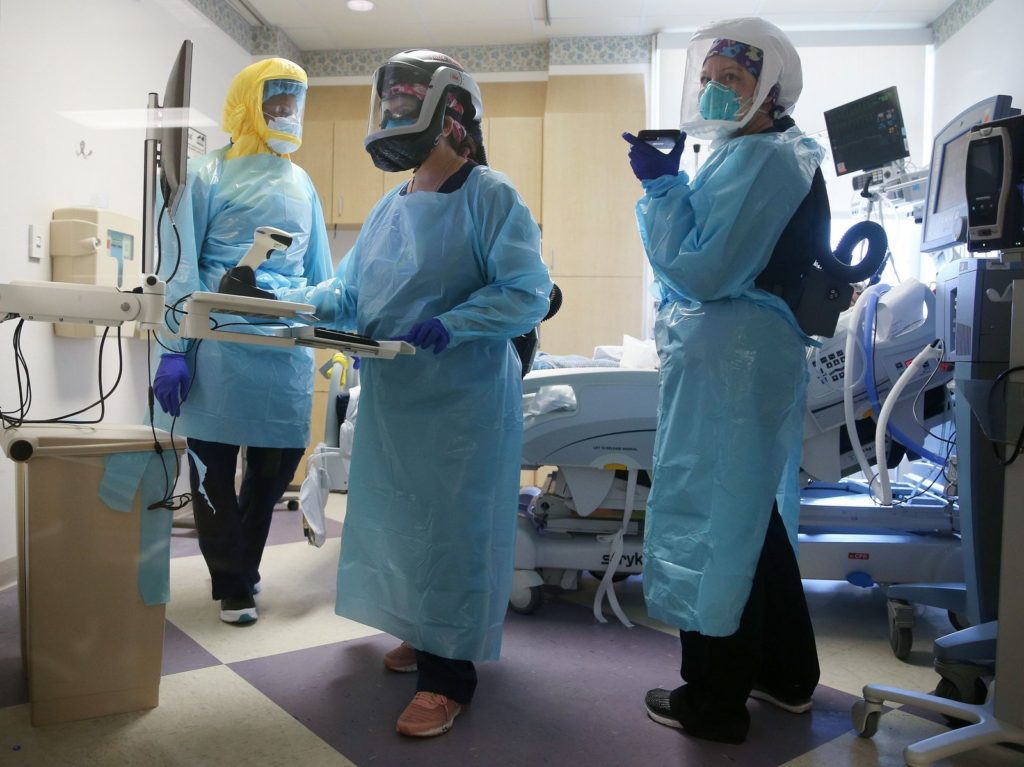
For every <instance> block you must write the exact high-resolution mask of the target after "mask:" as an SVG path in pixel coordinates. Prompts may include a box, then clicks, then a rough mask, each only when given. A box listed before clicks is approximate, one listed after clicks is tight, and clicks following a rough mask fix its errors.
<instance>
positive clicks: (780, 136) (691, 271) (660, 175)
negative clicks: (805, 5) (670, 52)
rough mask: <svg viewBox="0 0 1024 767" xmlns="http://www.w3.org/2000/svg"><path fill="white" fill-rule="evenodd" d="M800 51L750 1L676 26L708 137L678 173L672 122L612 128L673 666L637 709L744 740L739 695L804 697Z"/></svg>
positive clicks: (648, 532) (655, 604) (817, 153)
mask: <svg viewBox="0 0 1024 767" xmlns="http://www.w3.org/2000/svg"><path fill="white" fill-rule="evenodd" d="M801 88H802V76H801V71H800V59H799V56H798V55H797V53H796V51H795V49H794V48H793V45H792V43H791V42H790V41H789V39H788V38H787V37H786V35H785V34H783V32H782V31H781V30H779V29H778V28H777V27H775V26H774V25H772V24H770V23H768V22H766V21H764V20H762V19H736V20H732V21H725V22H720V23H716V24H712V25H709V26H707V27H704V28H702V29H700V30H698V31H697V32H696V34H694V35H693V38H692V39H691V42H690V45H689V48H688V51H687V62H686V79H685V85H684V89H683V97H682V120H681V122H682V125H681V127H682V129H683V131H685V132H687V133H689V134H690V135H691V136H699V137H700V138H703V139H710V140H711V142H712V144H711V146H712V153H711V155H710V156H709V157H708V159H707V161H706V162H705V163H704V165H703V166H702V167H701V169H700V171H699V172H698V173H697V174H696V176H695V177H694V178H693V179H692V180H691V179H690V178H689V176H688V175H687V174H686V173H684V172H679V157H680V155H681V153H682V147H683V144H684V142H685V141H686V134H685V133H684V134H683V136H682V137H681V138H680V139H679V140H678V142H677V143H676V146H675V148H674V149H673V151H672V152H670V153H668V154H662V153H661V152H659V151H658V150H657V149H656V148H654V147H652V146H649V145H647V144H646V143H644V142H641V141H639V140H638V139H636V137H634V136H632V135H629V134H626V135H625V136H624V138H625V139H626V140H627V142H629V144H630V145H631V148H630V164H631V165H632V167H633V170H634V173H635V174H636V176H637V177H638V178H639V179H640V181H641V182H642V184H643V190H644V196H643V198H642V199H641V200H640V201H639V202H638V203H637V206H636V215H637V221H638V223H639V226H640V233H641V237H642V239H643V243H644V247H645V249H646V252H647V256H648V259H649V260H650V262H651V266H652V267H653V270H654V274H655V277H656V281H657V285H658V288H659V289H660V293H661V306H660V309H659V312H658V317H657V323H656V330H655V335H656V341H657V345H658V353H659V356H660V359H661V390H660V408H659V415H658V431H657V437H656V441H655V454H654V475H653V483H652V488H651V493H650V497H649V501H648V506H647V522H646V528H645V538H644V596H645V598H646V601H647V608H648V612H649V614H650V615H651V617H653V618H656V619H658V620H661V621H664V622H666V623H668V624H670V625H672V626H676V627H678V628H679V629H680V637H681V640H682V667H681V675H682V678H683V681H684V684H683V685H682V686H680V687H677V688H676V689H674V690H667V689H662V688H658V689H653V690H651V691H650V692H648V694H647V697H646V700H645V704H646V708H647V713H648V715H649V716H650V717H651V718H652V719H654V720H655V721H657V722H659V723H661V724H665V725H668V726H671V727H676V728H681V729H682V730H683V731H685V732H686V733H687V734H689V735H691V736H694V737H699V738H705V739H709V740H715V741H724V742H729V743H738V742H741V741H742V740H744V739H745V737H746V735H747V732H748V729H749V726H750V715H749V713H748V711H747V708H746V701H747V698H748V696H753V697H756V698H761V699H762V700H766V701H768V702H769V703H771V704H774V705H777V706H779V707H781V708H784V709H786V710H787V711H790V712H794V713H800V712H803V711H807V710H808V709H810V707H811V695H812V693H813V692H814V689H815V686H816V685H817V682H818V676H819V668H818V659H817V651H816V648H815V642H814V631H813V628H812V626H811V621H810V617H809V615H808V611H807V603H806V600H805V598H804V593H803V588H802V584H801V581H800V571H799V569H798V567H797V560H796V529H797V521H798V516H799V503H798V502H796V501H797V500H798V495H797V471H798V469H799V460H800V450H801V441H802V427H803V419H804V408H805V396H806V386H807V370H806V365H805V345H806V344H808V343H813V341H812V340H811V339H810V338H809V337H808V336H806V335H805V334H804V333H803V331H802V330H801V329H800V327H799V325H798V324H797V322H796V320H795V318H794V315H793V313H792V311H791V310H790V308H789V306H788V305H787V303H786V301H784V300H783V299H782V298H781V297H780V295H779V293H781V292H782V291H781V290H780V287H785V286H787V285H791V284H792V283H793V282H794V281H799V280H800V279H801V277H802V274H803V273H804V271H806V270H807V269H808V268H810V267H811V265H812V264H813V262H814V260H815V257H816V255H817V254H819V253H822V252H824V251H825V250H827V249H828V248H829V245H830V243H829V210H828V198H827V196H826V193H825V186H824V179H823V177H822V175H821V171H820V169H819V164H820V163H821V160H822V158H823V157H824V154H825V153H824V150H823V149H822V148H821V147H820V146H819V145H818V144H817V143H815V142H814V141H812V140H811V139H809V138H807V137H806V136H804V135H803V134H802V133H801V132H800V131H799V129H797V127H796V125H795V123H794V122H793V120H792V118H791V117H789V114H790V113H791V112H792V111H793V107H794V105H795V103H796V100H797V97H798V96H799V95H800V91H801Z"/></svg>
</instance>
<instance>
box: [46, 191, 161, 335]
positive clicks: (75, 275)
mask: <svg viewBox="0 0 1024 767" xmlns="http://www.w3.org/2000/svg"><path fill="white" fill-rule="evenodd" d="M140 229H141V225H140V224H139V222H138V221H136V220H135V219H132V218H129V217H128V216H122V215H120V214H118V213H113V212H111V211H108V210H101V209H99V208H59V209H57V210H55V211H54V212H53V219H52V220H51V221H50V263H51V265H52V266H51V277H52V279H53V281H54V282H71V283H77V284H79V285H105V286H108V287H117V288H120V289H121V290H125V291H130V290H132V289H134V288H136V287H137V286H138V285H139V281H140V280H141V278H142V268H141V262H142V252H141V248H142V233H141V231H140ZM53 327H54V332H55V333H56V334H57V335H58V336H63V337H65V338H93V337H95V336H99V335H103V330H104V328H102V327H89V326H88V325H69V324H66V323H57V324H54V326H53ZM134 332H135V328H134V323H125V326H124V327H122V329H121V336H122V338H127V337H129V336H131V335H134Z"/></svg>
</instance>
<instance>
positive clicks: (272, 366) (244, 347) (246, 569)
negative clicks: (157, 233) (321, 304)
mask: <svg viewBox="0 0 1024 767" xmlns="http://www.w3.org/2000/svg"><path fill="white" fill-rule="evenodd" d="M305 95H306V73H305V72H304V71H303V70H302V68H301V67H299V66H298V65H296V64H294V63H293V62H291V61H288V60H286V59H279V58H273V59H265V60H263V61H259V62H256V63H255V64H251V65H250V66H248V67H246V68H245V69H243V70H242V71H241V72H240V73H239V74H238V75H237V76H236V77H235V79H234V81H233V82H232V83H231V86H230V87H229V89H228V94H227V98H226V99H225V102H224V114H223V121H222V127H223V128H224V130H225V132H227V133H228V134H230V136H231V142H230V143H229V144H228V145H227V146H225V147H222V148H220V149H217V150H215V151H213V152H211V153H210V154H208V155H205V156H202V157H195V158H193V159H192V160H190V161H189V165H188V175H187V179H186V187H185V193H184V195H183V198H182V201H181V203H180V204H179V206H178V209H177V212H176V213H175V215H174V220H173V222H172V221H171V220H170V216H168V215H166V212H165V214H164V215H163V216H162V224H161V237H160V243H161V255H160V268H159V275H160V277H161V278H162V279H164V280H165V281H166V282H167V303H168V304H169V305H170V306H172V307H173V309H172V310H169V311H168V312H167V319H168V323H169V325H170V326H171V328H172V329H174V328H176V327H177V325H178V322H179V320H180V317H181V315H180V311H181V304H182V302H183V301H184V299H185V298H186V297H187V296H189V295H190V294H191V293H194V292H197V291H204V290H211V291H215V290H217V288H218V286H219V283H220V279H221V276H222V275H223V274H224V273H225V272H226V271H227V270H228V269H230V268H231V267H234V266H235V265H237V264H238V262H239V260H241V258H242V257H243V256H244V255H245V253H246V252H247V251H248V249H249V247H250V246H251V245H252V243H253V232H254V230H255V229H256V227H258V226H273V227H276V228H278V229H282V230H284V231H286V232H288V233H290V234H291V235H292V237H293V239H292V243H291V245H290V246H289V247H288V249H287V250H283V251H274V252H273V254H272V255H271V257H270V258H269V259H268V260H267V261H265V262H264V263H263V264H261V265H260V267H259V268H258V269H257V270H256V273H255V275H256V285H257V287H259V288H261V289H263V290H266V291H269V292H270V293H272V294H273V295H274V296H276V297H277V298H279V299H284V300H289V299H299V300H304V299H306V298H308V297H309V294H310V286H315V285H317V284H318V283H320V282H322V281H324V280H326V279H327V278H329V277H330V276H331V268H332V265H331V258H330V250H329V248H328V241H327V231H326V228H325V226H324V217H323V211H322V210H321V208H320V202H319V198H318V197H317V195H316V192H315V190H314V188H313V184H312V182H311V181H310V179H309V176H308V175H307V174H306V172H305V171H304V170H302V169H301V168H300V167H298V166H297V165H295V164H294V163H292V162H291V160H290V159H289V157H288V155H289V154H290V153H291V152H294V151H295V150H296V149H297V148H298V147H299V146H300V145H301V143H302V114H303V108H304V106H305ZM179 242H180V247H179ZM217 319H218V321H219V322H221V323H224V324H227V323H231V325H232V327H231V329H232V330H233V331H238V332H243V333H265V332H269V330H268V328H267V327H266V326H265V325H261V324H260V323H261V322H262V323H265V322H266V318H263V319H260V318H252V319H251V320H250V319H249V318H244V317H239V316H236V315H231V316H227V315H224V316H219V317H218V318H217ZM162 345H163V348H162V349H161V350H160V351H161V352H162V353H161V354H160V355H159V360H158V363H159V364H158V368H157V372H156V375H155V377H154V380H153V393H154V395H155V397H156V399H157V401H158V402H159V403H160V407H161V409H162V410H163V411H164V413H165V414H166V415H164V413H157V414H156V416H157V417H156V418H155V420H156V423H157V425H159V426H161V427H162V428H165V429H170V428H172V427H173V428H174V430H175V432H176V433H179V434H182V433H184V435H185V436H187V437H188V446H189V464H190V469H191V471H190V475H191V476H190V478H191V484H192V504H193V508H194V511H195V517H196V527H197V530H198V532H199V545H200V549H201V550H202V552H203V556H204V557H205V558H206V563H207V566H208V567H209V570H210V577H211V580H212V585H213V598H214V599H215V600H220V603H221V605H220V606H221V611H220V617H221V620H223V621H225V622H228V623H249V622H252V621H254V620H256V618H257V611H256V605H255V601H254V599H253V593H254V592H255V591H258V590H259V580H260V575H259V565H260V559H261V557H262V554H263V548H264V545H265V543H266V538H267V533H268V531H269V528H270V520H271V514H272V512H273V508H274V504H275V503H276V502H277V500H278V499H279V498H280V497H281V495H282V494H283V493H284V491H285V488H286V487H287V485H288V483H289V482H290V481H291V479H292V476H293V474H294V473H295V468H296V467H297V465H298V462H299V460H300V458H301V457H302V454H303V451H304V449H305V446H306V445H307V444H308V443H309V427H310V423H309V420H310V419H309V413H310V409H311V405H312V390H313V353H312V351H311V350H310V349H306V348H301V347H296V348H288V349H282V348H276V347H269V346H261V345H254V344H241V343H229V342H222V341H216V342H214V341H203V342H200V343H195V342H187V341H183V340H180V339H167V338H164V339H162ZM172 419H173V420H172ZM242 445H244V446H245V447H246V473H245V477H244V478H243V480H242V486H241V490H240V492H238V493H237V494H236V492H235V487H234V476H235V463H236V460H237V457H238V452H239V447H240V446H242Z"/></svg>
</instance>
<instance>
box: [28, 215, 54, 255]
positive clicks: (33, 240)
mask: <svg viewBox="0 0 1024 767" xmlns="http://www.w3.org/2000/svg"><path fill="white" fill-rule="evenodd" d="M49 237H50V225H49V224H48V223H47V224H29V225H28V260H29V262H30V263H33V264H38V263H40V262H41V261H42V260H43V258H44V257H45V256H46V254H47V252H48V251H49V243H48V240H49Z"/></svg>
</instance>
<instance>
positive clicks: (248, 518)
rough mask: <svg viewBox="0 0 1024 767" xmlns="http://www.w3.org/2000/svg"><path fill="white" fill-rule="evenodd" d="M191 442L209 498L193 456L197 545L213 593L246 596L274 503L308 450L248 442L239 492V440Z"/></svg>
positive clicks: (216, 596)
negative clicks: (231, 442) (234, 442)
mask: <svg viewBox="0 0 1024 767" xmlns="http://www.w3.org/2000/svg"><path fill="white" fill-rule="evenodd" d="M188 446H189V449H190V450H191V451H192V452H193V453H195V455H196V456H197V457H198V458H199V460H200V461H202V462H203V464H204V465H205V466H206V476H205V478H204V480H203V483H202V490H203V492H205V493H206V496H208V497H209V499H210V502H207V500H206V497H204V496H203V492H200V486H199V472H198V470H197V469H196V465H195V461H194V460H193V459H192V456H191V455H190V456H189V461H188V462H189V479H190V480H191V485H192V509H193V513H194V514H195V519H196V531H197V532H198V534H199V549H200V551H202V553H203V558H204V559H205V560H206V566H207V567H208V568H209V570H210V578H211V580H212V581H213V598H214V599H232V598H240V597H247V596H249V595H250V594H252V589H253V585H254V584H256V583H257V582H258V581H259V579H260V574H259V568H260V560H261V559H262V558H263V547H264V546H265V545H266V543H267V534H268V533H269V532H270V521H271V518H272V515H273V513H274V505H275V504H276V503H277V501H278V500H279V499H280V498H281V496H282V495H284V491H285V490H286V489H287V487H288V483H289V482H291V480H292V477H293V476H294V475H295V469H296V467H298V465H299V461H300V460H301V459H302V454H303V453H304V452H305V451H304V450H303V449H302V448H265V447H250V448H248V449H247V450H246V460H245V476H244V477H243V478H242V488H241V491H240V492H239V493H238V494H237V495H236V494H235V466H236V464H237V461H238V451H239V449H240V448H239V446H238V445H227V444H224V443H221V442H206V441H204V440H201V439H192V438H190V439H189V440H188ZM211 504H212V506H213V508H211Z"/></svg>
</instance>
